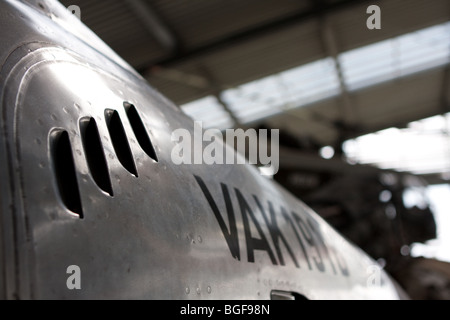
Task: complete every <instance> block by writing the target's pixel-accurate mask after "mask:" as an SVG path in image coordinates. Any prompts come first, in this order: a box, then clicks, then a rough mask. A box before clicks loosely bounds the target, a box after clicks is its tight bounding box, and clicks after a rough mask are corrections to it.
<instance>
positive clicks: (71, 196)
mask: <svg viewBox="0 0 450 320" xmlns="http://www.w3.org/2000/svg"><path fill="white" fill-rule="evenodd" d="M50 154H51V158H52V165H53V170H54V173H55V179H56V185H57V188H58V192H59V196H60V198H61V201H62V203H63V204H64V206H65V207H66V208H67V209H69V210H70V211H71V212H73V213H75V214H77V215H78V216H79V217H80V218H83V208H82V205H81V198H80V191H79V189H78V181H77V175H76V170H75V164H74V160H73V153H72V147H71V144H70V139H69V134H68V133H67V131H65V130H59V129H58V130H54V131H52V132H51V133H50Z"/></svg>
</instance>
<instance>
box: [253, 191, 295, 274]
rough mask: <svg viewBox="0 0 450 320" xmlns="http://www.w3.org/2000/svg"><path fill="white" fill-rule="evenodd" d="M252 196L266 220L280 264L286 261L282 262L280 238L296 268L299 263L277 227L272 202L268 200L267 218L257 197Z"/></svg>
mask: <svg viewBox="0 0 450 320" xmlns="http://www.w3.org/2000/svg"><path fill="white" fill-rule="evenodd" d="M253 198H254V199H255V202H256V204H257V205H258V207H259V210H260V211H261V214H262V216H263V218H264V221H265V222H266V225H267V227H268V228H269V232H270V236H271V237H272V241H273V245H274V246H275V251H276V252H277V256H278V261H279V262H280V264H281V265H282V266H284V265H286V263H285V262H284V258H283V254H282V253H281V248H280V240H281V242H282V243H283V244H284V247H285V248H286V250H287V251H288V253H289V255H290V256H291V259H292V261H293V262H294V264H295V266H296V267H297V268H300V265H299V264H298V262H297V259H296V258H295V255H294V253H293V252H292V249H291V246H290V245H289V243H288V242H287V240H286V238H285V237H284V236H283V234H282V233H281V231H280V229H279V228H278V224H277V220H276V216H275V210H274V209H273V205H272V203H271V202H270V201H268V204H269V213H270V220H269V218H268V217H267V214H266V212H265V210H264V208H263V206H262V204H261V202H260V201H259V199H258V197H256V196H255V195H253Z"/></svg>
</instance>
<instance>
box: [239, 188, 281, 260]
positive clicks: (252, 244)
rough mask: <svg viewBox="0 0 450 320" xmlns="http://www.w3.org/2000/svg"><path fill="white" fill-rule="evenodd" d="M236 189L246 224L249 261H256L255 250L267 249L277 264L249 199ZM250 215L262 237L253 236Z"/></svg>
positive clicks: (271, 258)
mask: <svg viewBox="0 0 450 320" xmlns="http://www.w3.org/2000/svg"><path fill="white" fill-rule="evenodd" d="M234 191H235V192H236V197H237V199H238V202H239V207H240V208H241V214H242V222H243V224H244V232H245V241H246V244H247V258H248V262H255V252H254V251H255V250H263V251H267V253H268V254H269V257H270V260H271V261H272V263H273V264H275V265H276V264H278V263H277V260H276V258H275V255H274V254H273V252H272V249H271V248H270V246H269V243H268V242H267V239H266V236H265V235H264V233H263V231H262V229H261V226H260V225H259V223H258V220H256V218H255V215H254V214H253V211H252V209H251V208H250V206H249V205H248V203H247V201H246V200H245V198H244V196H243V195H242V194H241V192H240V191H239V190H238V189H234ZM248 216H250V218H251V221H252V222H253V225H254V226H255V228H256V230H257V231H258V234H259V236H260V239H258V238H253V237H252V234H251V230H250V223H249V219H248Z"/></svg>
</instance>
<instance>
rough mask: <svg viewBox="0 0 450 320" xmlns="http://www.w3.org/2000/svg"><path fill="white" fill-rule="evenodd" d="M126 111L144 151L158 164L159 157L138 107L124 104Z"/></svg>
mask: <svg viewBox="0 0 450 320" xmlns="http://www.w3.org/2000/svg"><path fill="white" fill-rule="evenodd" d="M124 107H125V111H126V112H127V116H128V120H129V121H130V124H131V127H132V128H133V131H134V135H135V136H136V139H137V140H138V142H139V145H140V146H141V148H142V150H144V152H145V153H146V154H147V155H148V156H149V157H150V158H152V159H153V160H155V161H156V162H158V157H157V156H156V152H155V148H153V144H152V142H151V140H150V137H149V136H148V133H147V130H146V129H145V126H144V123H143V122H142V119H141V117H140V116H139V113H138V111H137V110H136V107H135V106H134V105H132V104H130V103H127V102H125V103H124Z"/></svg>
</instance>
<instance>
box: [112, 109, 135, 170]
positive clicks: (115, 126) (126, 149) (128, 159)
mask: <svg viewBox="0 0 450 320" xmlns="http://www.w3.org/2000/svg"><path fill="white" fill-rule="evenodd" d="M105 118H106V124H107V126H108V130H109V135H110V137H111V141H112V144H113V146H114V150H115V152H116V155H117V158H118V159H119V161H120V163H121V164H122V165H123V166H124V168H125V169H127V170H128V172H130V173H131V174H133V175H135V176H136V177H137V176H138V173H137V169H136V165H135V163H134V159H133V154H132V153H131V149H130V145H129V144H128V139H127V135H126V133H125V129H124V127H123V124H122V120H120V116H119V113H118V112H117V111H115V110H110V109H107V110H105Z"/></svg>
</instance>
